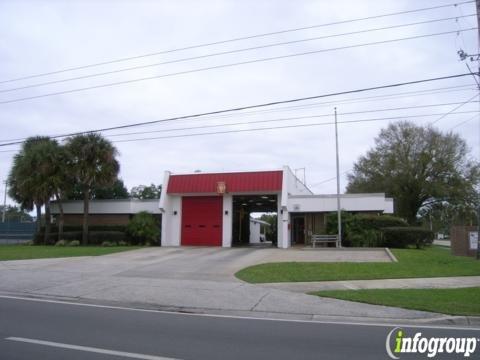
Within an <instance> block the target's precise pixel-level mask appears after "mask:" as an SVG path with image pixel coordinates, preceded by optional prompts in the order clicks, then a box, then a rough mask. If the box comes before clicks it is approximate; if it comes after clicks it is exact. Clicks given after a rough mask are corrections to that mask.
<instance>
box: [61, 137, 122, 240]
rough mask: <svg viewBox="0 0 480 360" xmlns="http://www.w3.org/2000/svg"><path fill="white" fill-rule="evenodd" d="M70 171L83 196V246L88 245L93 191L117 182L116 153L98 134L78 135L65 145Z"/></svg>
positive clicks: (117, 164) (118, 166)
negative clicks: (89, 215)
mask: <svg viewBox="0 0 480 360" xmlns="http://www.w3.org/2000/svg"><path fill="white" fill-rule="evenodd" d="M65 148H66V151H67V154H68V162H69V166H68V167H69V169H70V171H71V174H72V175H73V176H74V177H75V181H76V182H77V183H78V184H79V185H80V188H81V190H82V192H83V234H82V243H83V244H87V242H88V214H89V205H90V199H91V195H92V191H93V190H94V189H95V188H96V187H102V186H110V185H112V184H113V183H114V182H115V180H116V179H117V175H118V172H119V170H120V165H119V163H118V161H117V159H116V156H117V154H118V152H117V149H116V148H115V147H114V146H113V145H112V143H111V142H110V141H108V140H107V139H105V138H104V137H103V136H101V135H100V134H96V133H90V134H85V135H77V136H74V137H71V138H69V139H68V140H67V143H66V145H65Z"/></svg>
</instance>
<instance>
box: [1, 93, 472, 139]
mask: <svg viewBox="0 0 480 360" xmlns="http://www.w3.org/2000/svg"><path fill="white" fill-rule="evenodd" d="M471 90H475V91H476V90H477V88H476V87H475V86H474V85H456V86H444V87H438V88H433V89H424V90H415V91H402V92H396V93H390V94H385V95H374V96H364V97H356V98H347V99H344V100H336V101H323V102H314V103H308V104H303V105H291V106H283V107H277V108H274V109H263V110H252V111H248V112H241V113H227V114H220V115H210V116H205V117H203V119H206V120H215V119H225V118H230V117H244V116H255V115H259V114H267V113H275V112H285V111H298V110H308V109H312V108H317V107H326V106H329V105H332V104H335V105H343V104H356V103H363V102H371V101H373V100H377V101H379V100H380V101H382V100H392V99H400V98H405V97H411V96H412V95H416V96H417V97H418V96H425V95H431V94H443V93H451V92H458V91H471ZM187 120H188V119H187ZM143 133H147V132H137V133H131V134H143ZM116 135H117V134H110V135H109V136H116ZM58 136H62V135H59V134H52V135H50V137H54V138H58ZM65 137H66V136H65ZM26 139H27V138H26V137H22V138H11V139H0V143H3V142H11V141H21V140H26Z"/></svg>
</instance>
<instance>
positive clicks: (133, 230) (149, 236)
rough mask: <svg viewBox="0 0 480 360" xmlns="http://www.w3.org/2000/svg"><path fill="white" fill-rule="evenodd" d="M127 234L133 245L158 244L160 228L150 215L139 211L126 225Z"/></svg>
mask: <svg viewBox="0 0 480 360" xmlns="http://www.w3.org/2000/svg"><path fill="white" fill-rule="evenodd" d="M127 234H128V236H129V237H130V239H131V242H132V243H133V244H148V243H150V244H154V245H155V244H158V239H159V236H160V226H159V224H158V223H157V220H156V219H155V217H153V215H152V214H150V213H148V212H146V211H141V212H139V213H138V214H136V215H135V216H134V217H133V218H132V219H131V220H130V222H129V223H128V225H127Z"/></svg>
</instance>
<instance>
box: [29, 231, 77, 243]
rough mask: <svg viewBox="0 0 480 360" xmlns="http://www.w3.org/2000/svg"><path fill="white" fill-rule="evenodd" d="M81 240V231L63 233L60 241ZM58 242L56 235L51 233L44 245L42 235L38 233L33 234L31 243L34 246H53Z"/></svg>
mask: <svg viewBox="0 0 480 360" xmlns="http://www.w3.org/2000/svg"><path fill="white" fill-rule="evenodd" d="M81 238H82V232H81V231H64V232H63V235H62V240H77V239H81ZM57 240H58V233H57V232H51V233H50V234H49V235H48V239H47V242H46V243H45V240H44V233H43V232H42V233H38V234H35V237H34V239H33V242H34V243H35V244H36V245H40V244H41V245H53V244H55V243H56V242H57Z"/></svg>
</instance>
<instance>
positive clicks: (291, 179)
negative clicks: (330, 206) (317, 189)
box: [282, 166, 313, 195]
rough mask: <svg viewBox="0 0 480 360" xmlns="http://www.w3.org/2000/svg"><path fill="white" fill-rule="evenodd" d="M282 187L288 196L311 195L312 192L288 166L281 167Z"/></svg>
mask: <svg viewBox="0 0 480 360" xmlns="http://www.w3.org/2000/svg"><path fill="white" fill-rule="evenodd" d="M282 185H283V188H284V189H286V192H287V194H288V195H313V192H312V191H311V190H310V189H309V188H308V187H307V186H306V185H305V184H304V183H303V182H301V181H300V179H298V178H297V177H296V176H295V174H294V173H293V171H292V169H290V167H288V166H284V167H283V184H282Z"/></svg>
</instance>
